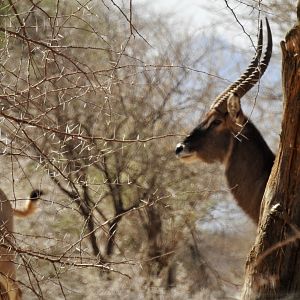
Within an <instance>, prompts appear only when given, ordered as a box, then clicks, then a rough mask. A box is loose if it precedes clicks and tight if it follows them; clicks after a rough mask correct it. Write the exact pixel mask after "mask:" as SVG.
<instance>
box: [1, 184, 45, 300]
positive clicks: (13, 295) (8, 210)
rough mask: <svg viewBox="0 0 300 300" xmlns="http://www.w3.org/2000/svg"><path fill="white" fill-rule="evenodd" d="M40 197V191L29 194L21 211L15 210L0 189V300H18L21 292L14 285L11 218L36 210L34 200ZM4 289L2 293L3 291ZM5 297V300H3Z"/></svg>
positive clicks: (15, 284)
mask: <svg viewBox="0 0 300 300" xmlns="http://www.w3.org/2000/svg"><path fill="white" fill-rule="evenodd" d="M41 195H42V192H41V191H38V190H35V191H33V192H32V193H31V195H30V199H29V200H28V201H27V203H26V205H25V207H24V208H23V209H15V208H13V207H12V206H11V203H10V201H9V200H8V199H7V197H6V195H5V194H4V192H3V191H2V190H1V189H0V233H1V244H2V246H0V287H1V289H0V292H1V295H0V299H9V300H20V299H21V290H20V289H19V287H18V285H17V283H16V281H15V280H16V268H15V262H14V261H15V256H16V253H15V251H14V250H13V249H12V247H10V245H11V244H13V242H14V237H13V230H14V228H13V225H14V224H13V217H14V215H16V216H19V217H26V216H29V215H30V214H32V213H33V212H34V211H35V210H36V200H38V198H39V197H40V196H41ZM3 289H4V291H3ZM5 297H6V298H5Z"/></svg>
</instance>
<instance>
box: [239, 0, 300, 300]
mask: <svg viewBox="0 0 300 300" xmlns="http://www.w3.org/2000/svg"><path fill="white" fill-rule="evenodd" d="M297 16H298V23H297V24H296V25H295V26H294V27H293V28H292V29H291V30H290V31H289V32H288V34H287V35H286V39H285V42H281V48H282V85H283V94H284V115H283V121H282V133H281V136H280V137H281V139H280V145H279V151H278V154H277V156H276V159H275V163H274V166H273V169H272V172H271V175H270V178H269V181H268V184H267V187H266V190H265V194H264V197H263V201H262V207H261V216H260V221H259V225H258V233H257V238H256V241H255V244H254V246H253V248H252V250H251V252H250V255H249V257H248V261H247V265H246V277H245V283H244V289H243V292H242V299H244V300H245V299H247V300H248V299H283V298H284V299H287V298H286V297H288V299H300V272H299V270H300V0H299V1H298V6H297Z"/></svg>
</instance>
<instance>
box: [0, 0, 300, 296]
mask: <svg viewBox="0 0 300 300" xmlns="http://www.w3.org/2000/svg"><path fill="white" fill-rule="evenodd" d="M185 2H186V4H185ZM226 4H227V5H226ZM181 5H186V6H188V5H189V1H187V0H186V1H182V2H181ZM198 5H199V7H200V8H201V11H202V13H201V14H200V15H199V16H198V17H199V18H205V17H206V16H209V15H211V14H212V13H213V16H214V17H213V18H211V20H212V21H211V22H212V25H211V27H210V28H207V27H201V26H200V25H199V28H197V30H195V25H193V26H194V27H193V28H192V27H189V25H191V24H189V22H188V20H182V22H180V20H178V18H177V17H176V14H174V13H172V10H170V11H164V10H162V11H158V10H157V9H154V8H153V7H152V6H151V4H150V3H147V2H137V3H135V2H134V1H124V2H121V1H118V2H115V1H113V0H110V1H81V0H80V1H66V0H57V1H46V0H45V1H33V0H24V1H15V2H13V1H11V0H9V1H1V5H0V14H1V19H0V26H1V27H0V46H1V49H0V51H1V56H0V66H1V69H0V97H1V102H0V106H1V109H0V111H1V127H0V130H1V131H0V133H1V134H0V141H1V144H0V145H1V146H0V147H1V157H0V162H1V189H3V190H4V191H5V192H6V194H7V195H8V196H9V198H10V199H11V200H12V201H13V203H14V204H15V205H16V206H22V200H24V199H25V198H26V195H27V194H28V195H29V193H30V191H31V190H32V189H33V188H40V189H42V190H43V191H44V192H45V195H44V196H43V199H42V201H41V203H40V208H39V211H38V213H36V214H35V215H34V216H32V217H30V218H28V219H26V220H16V232H15V236H16V240H17V247H18V249H19V250H20V251H19V252H20V253H19V256H18V259H17V260H16V263H17V264H18V271H17V277H18V281H19V285H20V287H21V289H22V291H23V295H24V299H115V298H116V299H118V298H122V299H144V298H146V299H156V298H159V299H162V298H163V299H164V298H166V299H183V298H184V299H187V298H188V299H193V298H194V299H237V298H238V295H239V292H240V288H241V286H242V283H243V271H244V262H245V260H246V256H247V253H248V251H249V249H250V247H251V244H252V242H253V240H254V238H255V226H254V224H252V222H251V221H250V220H249V219H248V217H247V216H245V215H244V214H243V213H242V212H241V211H240V210H239V208H238V207H237V206H236V204H235V202H234V201H233V199H232V196H231V195H230V191H228V189H227V187H226V183H225V180H224V178H223V170H222V166H220V165H205V164H202V163H198V164H196V165H183V164H182V163H180V162H179V161H177V160H176V157H175V155H174V147H175V145H176V143H177V142H178V141H180V140H181V139H182V136H184V135H185V134H187V133H188V132H189V131H190V129H192V128H193V127H194V126H195V125H196V123H197V121H198V120H199V118H200V117H201V115H202V114H203V113H204V112H205V110H206V109H207V108H208V107H209V106H210V102H211V101H212V99H213V98H214V97H215V96H216V95H217V94H218V93H219V92H220V91H221V90H222V89H223V88H224V87H226V86H227V85H228V84H229V83H230V82H231V81H233V80H234V79H236V78H237V77H238V76H239V74H240V72H241V71H242V70H243V68H244V67H245V66H246V65H247V63H248V61H249V59H250V58H251V57H252V55H253V54H254V49H253V47H251V46H250V44H249V46H248V44H247V43H249V41H250V40H249V37H251V38H252V39H253V41H254V44H255V41H256V34H257V30H256V29H257V27H256V25H257V23H258V20H259V18H262V17H263V16H267V17H268V18H269V19H270V23H271V27H272V29H273V34H274V38H275V41H279V40H280V39H283V38H284V34H285V31H286V29H287V28H290V27H291V24H292V23H293V20H294V16H293V15H291V14H290V13H289V12H293V11H295V9H294V3H293V1H280V0H274V1H264V2H263V3H260V1H250V0H245V1H237V0H232V1H223V0H218V1H215V3H214V4H212V6H210V4H207V3H204V4H198ZM216 6H218V9H216ZM228 6H229V7H230V8H232V9H233V11H234V12H235V13H236V15H234V14H232V11H231V10H230V9H229V7H228ZM171 8H172V7H171ZM173 8H175V7H173ZM225 12H226V13H225ZM235 16H237V17H238V20H239V21H240V24H239V23H238V22H237V21H236V19H235V18H234V17H235ZM243 24H247V25H248V24H249V26H245V28H244V30H245V32H244V31H243V30H242V27H241V25H243ZM231 27H232V28H231ZM224 28H228V32H227V34H225V35H224V34H223V35H221V34H220V33H222V32H224ZM230 28H231V29H230ZM248 28H249V32H248ZM230 35H232V37H233V38H232V39H231V38H230ZM236 41H238V42H236ZM274 48H275V49H274V55H273V58H272V66H271V67H270V68H269V70H268V72H267V73H266V75H265V76H264V78H263V80H262V83H261V85H260V87H259V90H258V89H256V90H255V89H254V91H253V92H252V94H251V93H250V94H249V95H248V96H247V97H246V99H245V101H244V102H245V103H243V105H244V109H245V110H246V111H247V113H248V114H249V115H251V119H252V120H254V122H255V124H256V125H257V127H258V128H259V129H260V130H261V131H262V133H263V135H264V136H265V138H266V139H267V141H268V143H269V144H270V146H271V148H272V149H273V150H274V151H276V147H277V142H278V134H279V128H280V120H281V109H282V108H281V87H280V82H281V81H280V55H279V46H278V43H275V45H274ZM257 92H259V96H258V98H257V99H256V94H257ZM255 99H256V100H255Z"/></svg>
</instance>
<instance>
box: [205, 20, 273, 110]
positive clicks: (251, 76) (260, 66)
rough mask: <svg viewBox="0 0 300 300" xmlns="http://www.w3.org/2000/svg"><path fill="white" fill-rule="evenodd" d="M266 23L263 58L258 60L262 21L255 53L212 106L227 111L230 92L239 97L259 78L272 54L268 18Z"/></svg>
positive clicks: (261, 40) (261, 41)
mask: <svg viewBox="0 0 300 300" xmlns="http://www.w3.org/2000/svg"><path fill="white" fill-rule="evenodd" d="M266 24H267V33H268V44H267V48H266V51H265V53H264V57H263V59H262V60H261V61H260V57H261V54H262V46H263V29H262V21H261V22H260V27H259V35H258V42H257V50H256V54H255V56H254V57H253V59H252V60H251V62H250V64H249V66H248V68H247V69H246V71H245V72H244V73H243V74H242V75H241V76H240V78H239V79H237V80H236V81H235V82H234V83H232V84H231V85H230V86H229V87H228V88H227V89H226V90H225V91H223V92H222V93H221V94H220V95H218V97H217V98H216V99H215V100H214V102H213V104H212V105H211V109H212V108H216V109H218V110H220V111H223V112H226V111H227V103H226V101H227V98H228V97H229V95H230V94H231V93H236V94H237V95H238V96H239V97H240V98H241V97H243V96H244V95H245V94H246V93H247V92H248V91H249V90H250V89H251V88H252V87H253V86H254V85H255V84H256V83H257V82H258V81H259V79H260V78H261V76H262V75H263V73H264V72H265V70H266V69H267V66H268V64H269V61H270V58H271V55H272V33H271V29H270V25H269V22H268V19H267V18H266Z"/></svg>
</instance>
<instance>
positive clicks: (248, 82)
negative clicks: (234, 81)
mask: <svg viewBox="0 0 300 300" xmlns="http://www.w3.org/2000/svg"><path fill="white" fill-rule="evenodd" d="M266 23H267V32H268V45H267V48H266V51H265V53H264V57H263V59H262V60H261V62H260V64H259V66H257V68H256V69H255V71H254V72H253V73H252V74H251V75H250V76H249V77H248V78H247V79H245V80H244V81H243V82H242V83H241V84H239V85H238V86H237V87H235V88H234V89H233V90H232V92H233V93H236V94H237V95H238V96H239V97H240V98H242V97H243V96H244V95H245V94H246V93H247V92H248V91H249V90H250V89H251V88H252V87H253V86H254V85H255V84H256V83H257V82H258V81H259V80H260V78H261V77H262V76H263V74H264V73H265V71H266V69H267V67H268V64H269V62H270V59H271V56H272V46H273V42H272V33H271V29H270V25H269V22H268V19H267V18H266Z"/></svg>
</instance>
